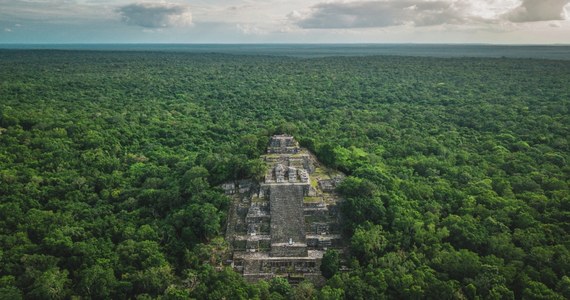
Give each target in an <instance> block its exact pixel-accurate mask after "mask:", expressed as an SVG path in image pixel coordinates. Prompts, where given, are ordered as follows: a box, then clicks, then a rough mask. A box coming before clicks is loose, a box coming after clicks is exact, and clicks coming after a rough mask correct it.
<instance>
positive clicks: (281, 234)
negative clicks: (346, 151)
mask: <svg viewBox="0 0 570 300" xmlns="http://www.w3.org/2000/svg"><path fill="white" fill-rule="evenodd" d="M262 159H263V160H264V161H265V162H266V164H267V172H266V175H265V179H264V180H263V182H252V181H239V182H231V183H227V184H224V185H223V188H224V190H225V192H226V194H228V195H231V196H232V199H233V203H232V206H231V209H230V212H229V219H228V228H227V231H226V238H227V240H228V241H229V242H230V244H231V246H232V251H233V258H232V260H231V263H232V265H233V267H234V268H235V270H237V271H238V272H240V273H242V274H243V276H244V277H245V278H246V279H247V280H250V281H255V280H259V279H269V278H272V277H276V276H280V277H286V278H287V279H289V281H291V282H298V281H301V280H304V279H308V280H313V281H320V280H322V277H321V272H320V269H319V267H320V262H321V259H322V257H323V254H324V252H325V251H326V250H327V249H329V248H339V249H340V248H342V241H341V236H340V230H339V222H338V209H337V202H338V197H337V195H336V194H335V193H334V188H335V186H336V184H338V182H339V181H340V180H342V178H343V175H342V174H341V173H339V172H336V171H333V170H329V169H326V168H325V167H323V166H321V165H320V164H319V163H318V161H317V160H316V158H315V157H314V155H313V154H311V153H310V152H309V151H308V150H307V149H304V148H301V147H299V144H298V143H297V141H296V140H295V139H294V138H293V137H292V136H290V135H275V136H273V137H272V138H271V140H270V143H269V146H268V148H267V154H266V155H263V156H262Z"/></svg>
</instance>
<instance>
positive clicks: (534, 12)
mask: <svg viewBox="0 0 570 300" xmlns="http://www.w3.org/2000/svg"><path fill="white" fill-rule="evenodd" d="M568 3H570V0H523V1H522V3H521V5H520V6H519V7H517V8H515V9H514V10H513V11H511V12H509V13H507V14H506V17H507V19H508V20H510V21H512V22H536V21H550V20H564V19H565V12H564V6H566V5H567V4H568Z"/></svg>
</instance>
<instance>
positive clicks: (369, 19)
mask: <svg viewBox="0 0 570 300" xmlns="http://www.w3.org/2000/svg"><path fill="white" fill-rule="evenodd" d="M469 8H470V4H469V2H468V1H461V0H460V1H451V0H435V1H425V0H380V1H358V2H333V3H321V4H317V5H315V6H313V8H312V10H311V12H310V13H309V14H308V15H305V16H303V17H299V16H298V12H295V13H292V14H290V15H289V18H290V19H291V20H292V21H293V22H295V23H296V24H297V25H299V26H300V27H302V28H366V27H388V26H398V25H414V26H432V25H442V24H463V23H466V22H468V21H475V20H477V19H481V18H478V17H476V16H473V15H471V14H470V13H469Z"/></svg>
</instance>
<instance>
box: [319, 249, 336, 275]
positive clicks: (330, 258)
mask: <svg viewBox="0 0 570 300" xmlns="http://www.w3.org/2000/svg"><path fill="white" fill-rule="evenodd" d="M339 268H340V259H339V254H338V251H336V250H334V249H330V250H327V251H326V252H325V254H324V255H323V260H322V261H321V268H320V269H321V273H322V274H323V276H324V277H325V278H327V279H328V278H331V277H333V276H334V275H335V274H336V272H338V270H339Z"/></svg>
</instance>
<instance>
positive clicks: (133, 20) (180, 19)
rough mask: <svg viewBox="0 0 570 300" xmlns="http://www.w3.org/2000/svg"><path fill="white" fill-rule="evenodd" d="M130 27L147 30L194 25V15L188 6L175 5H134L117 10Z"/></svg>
mask: <svg viewBox="0 0 570 300" xmlns="http://www.w3.org/2000/svg"><path fill="white" fill-rule="evenodd" d="M117 11H118V12H119V13H120V14H121V17H122V21H123V22H124V23H126V24H128V25H135V26H141V27H145V28H167V27H173V26H187V25H192V14H191V13H190V9H189V7H188V6H186V5H181V4H173V3H133V4H129V5H125V6H121V7H120V8H119V9H118V10H117Z"/></svg>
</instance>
